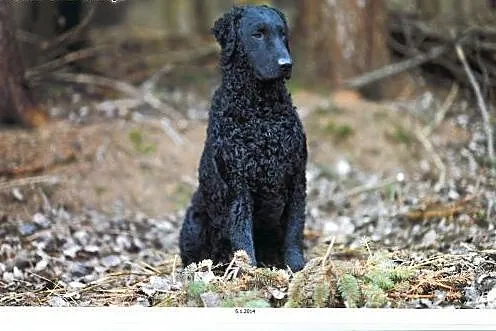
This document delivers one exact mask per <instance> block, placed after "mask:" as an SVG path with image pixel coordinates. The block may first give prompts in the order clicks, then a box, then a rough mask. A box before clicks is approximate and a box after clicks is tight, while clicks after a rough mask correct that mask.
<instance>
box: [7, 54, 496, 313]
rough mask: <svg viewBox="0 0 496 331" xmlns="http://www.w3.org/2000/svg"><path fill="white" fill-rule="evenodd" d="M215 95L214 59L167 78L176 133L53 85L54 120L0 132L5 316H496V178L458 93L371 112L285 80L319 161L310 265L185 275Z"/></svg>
mask: <svg viewBox="0 0 496 331" xmlns="http://www.w3.org/2000/svg"><path fill="white" fill-rule="evenodd" d="M136 80H137V81H140V79H139V78H137V79H136ZM217 84H218V74H217V69H216V65H215V57H214V59H213V60H210V61H207V62H206V63H202V64H200V65H198V66H191V67H177V68H175V69H173V70H170V71H169V72H167V74H166V75H164V76H163V77H162V78H160V80H159V81H158V82H157V84H156V86H155V90H154V91H155V92H154V93H156V97H157V98H159V99H161V100H165V102H166V103H167V105H169V106H170V107H172V108H174V109H176V110H177V111H178V112H179V113H181V114H182V115H183V117H184V118H183V119H181V120H179V121H176V122H175V128H176V129H177V133H178V137H176V139H171V137H170V133H171V131H170V129H169V127H168V125H167V123H169V122H168V121H167V119H164V116H163V115H161V114H160V113H158V112H157V111H152V110H150V107H147V105H140V106H136V105H135V104H133V102H131V101H129V100H128V99H118V98H117V97H116V96H115V94H112V93H111V92H110V91H109V90H108V89H103V90H102V89H98V88H97V89H95V88H93V87H91V86H89V87H88V86H84V87H81V86H77V87H76V86H72V85H56V84H54V85H49V86H44V87H43V88H42V89H40V90H41V91H40V95H42V97H43V98H42V99H43V100H44V101H43V104H44V105H45V106H46V108H47V109H48V110H49V112H50V114H51V119H52V120H51V122H50V123H49V124H48V125H46V126H44V127H42V128H40V129H37V130H31V131H27V130H23V129H19V128H2V130H0V155H1V156H2V157H1V159H0V238H2V240H1V241H0V305H36V306H37V305H51V306H100V305H119V306H124V305H144V306H151V305H158V306H208V307H218V306H224V307H229V306H246V307H282V306H286V307H344V306H345V307H357V306H358V307H360V306H368V307H415V308H437V307H473V308H494V307H496V266H495V265H496V249H494V242H495V239H496V233H495V230H494V225H495V221H494V220H495V217H494V215H496V210H495V204H494V201H495V198H496V193H495V192H496V191H495V188H496V176H495V175H494V173H493V172H492V171H491V170H490V168H489V167H488V162H487V160H486V159H485V157H484V155H485V150H486V149H485V148H486V147H485V146H486V145H485V144H486V139H485V135H484V131H483V126H482V122H481V119H480V115H479V113H478V110H477V109H476V108H474V107H473V106H472V104H473V103H472V102H470V101H467V99H466V98H465V94H466V93H465V91H464V90H461V89H460V90H456V89H454V88H452V89H450V88H449V86H448V88H447V89H442V88H436V89H433V88H429V87H428V86H427V85H424V87H423V88H419V89H416V90H415V91H413V92H411V93H408V95H405V96H403V97H402V98H398V99H396V100H394V101H381V102H372V101H367V100H364V99H362V98H360V97H359V95H358V94H356V93H354V92H350V91H338V92H334V93H322V92H320V93H315V92H311V91H309V90H307V89H304V88H302V87H295V86H294V85H291V84H290V89H291V90H292V92H293V101H294V103H295V105H296V106H297V107H298V110H299V112H300V115H301V117H302V119H303V122H304V125H305V128H306V131H307V136H308V147H309V157H310V160H309V164H308V168H307V179H308V203H307V222H306V229H305V249H306V257H307V260H308V263H307V266H306V268H305V269H304V270H303V271H301V272H299V273H296V274H292V273H291V272H290V271H288V270H275V269H269V268H252V267H250V266H249V265H247V264H246V261H245V256H244V255H243V253H242V252H238V253H237V254H236V256H235V258H234V259H233V262H232V263H231V264H230V265H228V266H226V265H212V263H211V262H210V261H204V262H202V263H201V264H199V265H191V266H188V267H186V266H182V265H181V261H180V259H179V257H178V255H177V254H178V246H177V245H178V233H179V229H180V226H181V222H182V218H183V215H184V210H185V208H186V207H187V205H188V203H189V199H190V197H191V195H192V193H193V191H194V190H195V188H196V185H197V165H198V161H199V158H200V155H201V151H202V148H203V142H204V138H205V129H206V116H207V111H208V106H209V99H210V96H211V93H212V91H213V89H214V88H215V86H217ZM444 112H446V114H444V115H443V116H442V117H439V118H440V120H439V121H436V116H437V114H440V113H444ZM426 128H430V129H426ZM428 130H430V131H428ZM430 147H431V148H430ZM436 162H437V163H436ZM443 174H444V178H443ZM185 267H186V268H185Z"/></svg>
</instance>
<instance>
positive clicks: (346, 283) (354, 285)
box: [338, 274, 361, 308]
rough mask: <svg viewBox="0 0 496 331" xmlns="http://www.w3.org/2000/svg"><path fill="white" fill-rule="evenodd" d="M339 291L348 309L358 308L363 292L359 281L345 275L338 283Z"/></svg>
mask: <svg viewBox="0 0 496 331" xmlns="http://www.w3.org/2000/svg"><path fill="white" fill-rule="evenodd" d="M338 289H339V292H340V293H341V296H342V297H343V299H344V302H345V305H346V306H347V307H348V308H356V307H358V306H359V304H360V301H361V291H360V286H359V284H358V280H357V279H356V278H355V277H354V276H352V275H349V274H344V275H343V276H342V277H341V278H340V279H339V282H338Z"/></svg>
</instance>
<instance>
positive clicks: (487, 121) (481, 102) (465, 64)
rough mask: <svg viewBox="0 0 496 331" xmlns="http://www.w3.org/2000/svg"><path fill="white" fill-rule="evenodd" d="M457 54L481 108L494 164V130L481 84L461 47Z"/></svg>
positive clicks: (457, 49) (489, 153) (489, 151)
mask: <svg viewBox="0 0 496 331" xmlns="http://www.w3.org/2000/svg"><path fill="white" fill-rule="evenodd" d="M456 54H457V55H458V58H459V59H460V61H461V62H462V64H463V68H464V69H465V72H466V73H467V76H468V79H469V81H470V84H471V85H472V88H473V90H474V92H475V97H476V98H477V105H478V106H479V110H480V111H481V114H482V119H483V121H484V129H485V131H486V138H487V153H488V156H489V159H490V160H491V163H492V164H494V162H495V159H494V144H493V129H492V127H491V123H490V119H489V113H488V111H487V106H486V103H485V102H484V98H483V97H482V93H481V90H480V87H479V84H478V83H477V80H476V79H475V77H474V75H473V73H472V70H471V69H470V66H469V64H468V62H467V59H466V57H465V53H464V52H463V49H462V47H461V46H460V45H456Z"/></svg>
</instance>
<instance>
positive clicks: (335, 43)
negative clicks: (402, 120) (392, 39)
mask: <svg viewBox="0 0 496 331" xmlns="http://www.w3.org/2000/svg"><path fill="white" fill-rule="evenodd" d="M299 5H300V16H299V18H298V22H297V26H298V28H297V29H296V31H297V32H296V36H295V38H298V45H299V46H300V49H298V50H297V53H296V55H297V68H298V69H297V70H299V72H300V73H301V75H302V76H303V77H306V78H307V79H310V80H312V81H318V82H319V83H320V82H321V81H323V82H327V83H328V85H330V86H331V87H339V86H340V85H341V83H342V82H343V81H344V80H345V79H347V78H351V77H354V76H358V75H360V74H363V73H365V72H368V71H370V70H373V69H377V68H379V67H381V66H383V65H386V64H388V63H389V62H390V55H389V49H388V47H387V43H386V38H387V25H386V23H387V22H386V18H387V12H386V6H385V4H384V2H383V1H382V0H334V1H326V0H309V1H301V2H300V3H299ZM382 86H384V82H380V83H379V84H373V86H372V87H367V89H365V90H364V91H362V92H364V93H365V94H368V96H370V97H380V96H381V94H382V91H381V89H382Z"/></svg>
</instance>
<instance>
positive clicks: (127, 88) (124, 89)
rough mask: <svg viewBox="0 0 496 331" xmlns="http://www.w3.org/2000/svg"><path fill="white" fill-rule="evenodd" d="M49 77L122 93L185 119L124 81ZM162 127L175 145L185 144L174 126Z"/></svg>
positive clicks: (66, 75)
mask: <svg viewBox="0 0 496 331" xmlns="http://www.w3.org/2000/svg"><path fill="white" fill-rule="evenodd" d="M47 76H49V77H51V78H53V79H55V80H59V81H64V82H70V83H79V84H89V85H97V86H103V87H107V88H111V89H114V90H116V91H119V92H121V93H124V94H127V95H128V96H130V97H132V98H134V99H136V100H140V101H141V102H143V103H146V104H148V105H149V106H151V107H152V108H153V109H155V110H158V111H160V112H162V113H165V114H166V115H168V116H170V117H172V118H173V119H175V120H178V119H180V118H182V117H183V116H182V115H181V114H180V113H179V112H177V111H176V110H174V109H172V108H171V107H169V106H167V105H165V104H164V103H163V102H162V101H160V100H159V99H158V98H156V97H155V96H153V95H152V94H151V93H146V92H144V91H142V90H140V89H138V88H136V87H134V86H133V85H131V84H129V83H127V82H124V81H120V80H115V79H111V78H107V77H102V76H96V75H89V74H72V73H61V72H54V73H50V74H49V75H47ZM164 123H165V124H164ZM162 126H163V127H164V130H165V132H166V134H167V135H168V136H169V137H170V138H171V139H172V140H173V141H174V143H176V144H183V143H184V139H183V138H182V136H181V135H180V134H179V133H178V132H177V131H176V130H175V129H174V128H173V127H172V125H171V124H170V123H169V122H168V120H165V121H163V122H162Z"/></svg>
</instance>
